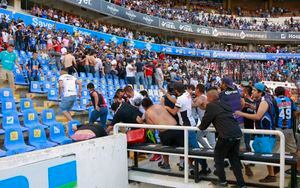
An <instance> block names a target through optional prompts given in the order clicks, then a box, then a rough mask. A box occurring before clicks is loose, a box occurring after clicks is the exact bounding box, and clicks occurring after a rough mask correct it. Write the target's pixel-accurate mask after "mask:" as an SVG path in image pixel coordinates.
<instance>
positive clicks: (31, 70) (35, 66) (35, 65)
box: [26, 51, 43, 81]
mask: <svg viewBox="0 0 300 188" xmlns="http://www.w3.org/2000/svg"><path fill="white" fill-rule="evenodd" d="M26 70H27V72H28V78H29V80H30V81H38V75H39V73H40V74H41V75H42V74H43V72H42V66H41V63H40V61H39V60H38V53H37V52H36V51H35V52H33V56H32V58H30V60H29V61H28V63H27V64H26Z"/></svg>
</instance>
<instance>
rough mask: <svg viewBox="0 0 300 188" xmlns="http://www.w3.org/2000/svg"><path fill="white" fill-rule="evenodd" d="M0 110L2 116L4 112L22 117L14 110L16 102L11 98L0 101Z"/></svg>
mask: <svg viewBox="0 0 300 188" xmlns="http://www.w3.org/2000/svg"><path fill="white" fill-rule="evenodd" d="M1 107H2V108H1V109H2V114H3V113H4V112H13V113H15V114H17V115H19V116H21V115H22V113H19V112H18V111H17V108H16V102H15V100H14V99H13V98H10V99H9V98H4V99H2V100H1Z"/></svg>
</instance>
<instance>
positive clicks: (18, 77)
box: [15, 69, 29, 86]
mask: <svg viewBox="0 0 300 188" xmlns="http://www.w3.org/2000/svg"><path fill="white" fill-rule="evenodd" d="M15 84H16V85H25V86H26V85H29V84H28V82H27V81H26V79H25V76H24V74H23V72H21V71H20V70H19V69H16V70H15Z"/></svg>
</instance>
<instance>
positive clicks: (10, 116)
mask: <svg viewBox="0 0 300 188" xmlns="http://www.w3.org/2000/svg"><path fill="white" fill-rule="evenodd" d="M2 128H3V129H4V130H5V132H6V131H7V130H8V129H11V128H18V129H20V130H21V131H27V130H28V128H26V127H23V126H21V125H20V121H19V117H18V115H17V114H16V113H15V112H7V111H6V112H4V113H3V117H2Z"/></svg>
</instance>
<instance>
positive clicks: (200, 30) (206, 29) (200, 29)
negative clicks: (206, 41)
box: [197, 27, 210, 35]
mask: <svg viewBox="0 0 300 188" xmlns="http://www.w3.org/2000/svg"><path fill="white" fill-rule="evenodd" d="M197 33H201V34H204V35H210V31H209V29H208V28H200V27H198V28H197Z"/></svg>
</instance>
